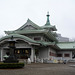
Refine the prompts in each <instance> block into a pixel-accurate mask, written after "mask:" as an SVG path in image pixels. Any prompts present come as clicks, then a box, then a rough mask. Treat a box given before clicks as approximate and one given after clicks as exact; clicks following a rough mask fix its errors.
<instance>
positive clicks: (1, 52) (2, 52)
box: [1, 50, 3, 61]
mask: <svg viewBox="0 0 75 75" xmlns="http://www.w3.org/2000/svg"><path fill="white" fill-rule="evenodd" d="M1 61H3V50H1Z"/></svg>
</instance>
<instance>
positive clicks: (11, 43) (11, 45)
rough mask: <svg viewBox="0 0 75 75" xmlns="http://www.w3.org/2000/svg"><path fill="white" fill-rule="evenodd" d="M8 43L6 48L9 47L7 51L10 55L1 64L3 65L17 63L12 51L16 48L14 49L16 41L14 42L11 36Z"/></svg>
mask: <svg viewBox="0 0 75 75" xmlns="http://www.w3.org/2000/svg"><path fill="white" fill-rule="evenodd" d="M8 43H9V46H8V47H9V50H10V55H9V57H8V58H6V59H5V60H4V61H3V62H4V63H18V62H19V61H18V60H17V58H16V57H15V55H14V50H15V49H16V47H15V43H16V41H15V40H14V38H13V36H11V38H10V40H9V41H8Z"/></svg>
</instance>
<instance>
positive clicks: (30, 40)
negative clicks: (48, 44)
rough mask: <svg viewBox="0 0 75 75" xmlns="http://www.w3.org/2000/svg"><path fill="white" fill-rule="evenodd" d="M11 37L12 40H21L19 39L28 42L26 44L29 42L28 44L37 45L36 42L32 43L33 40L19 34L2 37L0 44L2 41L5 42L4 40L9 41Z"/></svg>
mask: <svg viewBox="0 0 75 75" xmlns="http://www.w3.org/2000/svg"><path fill="white" fill-rule="evenodd" d="M11 36H13V37H14V38H21V39H23V40H26V41H28V42H30V43H36V44H37V42H36V41H34V40H32V39H30V38H28V37H26V36H23V35H19V34H11V35H8V36H5V37H2V38H1V39H0V42H1V41H3V40H5V39H10V38H11Z"/></svg>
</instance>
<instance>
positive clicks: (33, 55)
mask: <svg viewBox="0 0 75 75" xmlns="http://www.w3.org/2000/svg"><path fill="white" fill-rule="evenodd" d="M34 57H35V49H34V47H32V48H31V62H34Z"/></svg>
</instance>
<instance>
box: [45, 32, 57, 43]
mask: <svg viewBox="0 0 75 75" xmlns="http://www.w3.org/2000/svg"><path fill="white" fill-rule="evenodd" d="M45 35H46V36H48V37H49V39H51V40H53V41H55V42H58V40H57V39H56V37H55V36H53V34H52V33H51V32H50V31H49V32H46V33H45Z"/></svg>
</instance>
